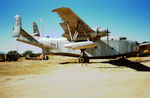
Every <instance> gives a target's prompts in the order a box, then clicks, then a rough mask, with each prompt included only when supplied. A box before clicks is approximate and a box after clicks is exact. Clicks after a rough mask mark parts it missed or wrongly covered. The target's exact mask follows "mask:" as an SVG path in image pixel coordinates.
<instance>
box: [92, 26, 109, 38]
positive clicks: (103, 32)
mask: <svg viewBox="0 0 150 98" xmlns="http://www.w3.org/2000/svg"><path fill="white" fill-rule="evenodd" d="M108 33H110V32H109V31H108V30H100V28H97V30H96V31H95V32H93V33H91V34H90V37H91V38H96V37H105V36H107V35H108Z"/></svg>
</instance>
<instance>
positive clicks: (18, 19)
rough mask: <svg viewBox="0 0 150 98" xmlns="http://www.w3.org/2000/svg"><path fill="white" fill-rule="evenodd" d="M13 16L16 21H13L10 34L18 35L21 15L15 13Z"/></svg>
mask: <svg viewBox="0 0 150 98" xmlns="http://www.w3.org/2000/svg"><path fill="white" fill-rule="evenodd" d="M15 18H16V23H15V26H14V28H13V35H12V36H13V37H19V35H20V31H21V27H22V23H21V17H20V16H19V15H16V16H15Z"/></svg>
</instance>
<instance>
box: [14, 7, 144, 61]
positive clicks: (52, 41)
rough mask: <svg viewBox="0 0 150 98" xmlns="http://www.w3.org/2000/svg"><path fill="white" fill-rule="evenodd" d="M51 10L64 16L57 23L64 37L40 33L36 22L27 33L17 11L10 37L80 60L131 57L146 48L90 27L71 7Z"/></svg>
mask: <svg viewBox="0 0 150 98" xmlns="http://www.w3.org/2000/svg"><path fill="white" fill-rule="evenodd" d="M52 12H56V13H57V14H58V15H59V16H60V18H61V19H62V20H63V22H61V23H60V25H61V27H62V28H63V30H64V34H62V36H63V37H64V38H45V37H41V36H40V32H39V30H38V26H37V24H36V23H35V22H33V33H32V34H29V33H27V32H26V31H25V30H24V29H23V28H22V23H21V17H20V16H19V15H16V16H15V18H16V23H15V26H14V29H13V37H16V38H17V39H16V40H17V41H21V42H24V43H27V44H31V45H34V46H37V47H40V48H41V49H42V52H43V53H44V54H55V55H64V56H71V57H78V61H79V63H87V62H89V59H101V58H117V57H130V56H133V55H137V54H138V53H139V51H144V50H145V49H143V48H141V47H140V44H139V43H138V42H137V41H131V40H127V38H126V37H112V36H109V33H110V31H109V30H108V29H106V30H101V29H100V28H97V30H93V29H92V28H90V27H89V26H88V25H87V24H86V23H85V22H84V21H83V20H81V19H80V17H79V16H77V15H76V14H75V13H74V12H73V11H72V10H71V9H70V8H66V7H62V8H57V9H54V10H52ZM142 49H143V50H142Z"/></svg>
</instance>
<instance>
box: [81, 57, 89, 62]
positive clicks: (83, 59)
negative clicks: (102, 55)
mask: <svg viewBox="0 0 150 98" xmlns="http://www.w3.org/2000/svg"><path fill="white" fill-rule="evenodd" d="M79 63H89V58H87V57H85V58H84V57H80V58H79Z"/></svg>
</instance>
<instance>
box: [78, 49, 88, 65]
mask: <svg viewBox="0 0 150 98" xmlns="http://www.w3.org/2000/svg"><path fill="white" fill-rule="evenodd" d="M79 63H89V58H88V57H87V56H86V54H85V49H81V57H79Z"/></svg>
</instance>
